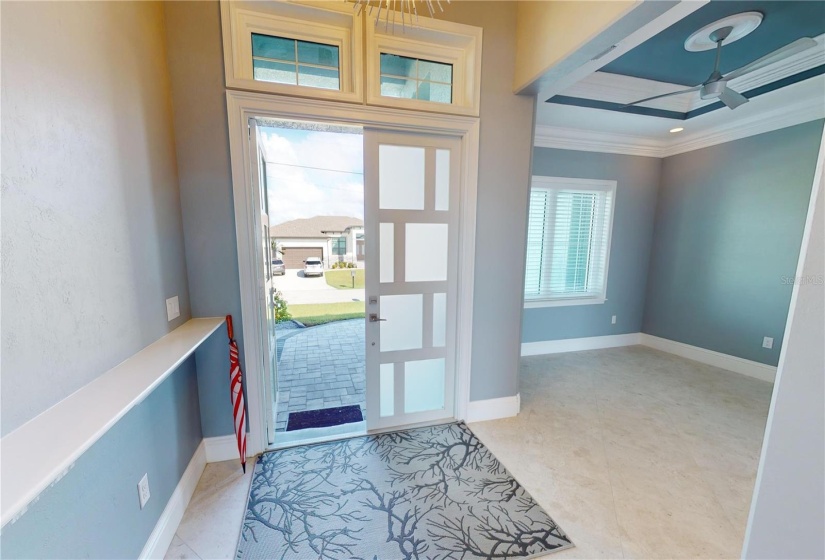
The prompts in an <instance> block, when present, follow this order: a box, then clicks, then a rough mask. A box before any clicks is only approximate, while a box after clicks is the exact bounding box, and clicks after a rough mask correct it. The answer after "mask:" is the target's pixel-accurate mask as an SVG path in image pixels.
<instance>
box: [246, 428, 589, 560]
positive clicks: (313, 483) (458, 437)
mask: <svg viewBox="0 0 825 560" xmlns="http://www.w3.org/2000/svg"><path fill="white" fill-rule="evenodd" d="M571 546H573V544H572V543H571V541H570V539H569V538H568V537H567V535H565V533H564V531H562V530H561V528H560V527H559V526H558V525H556V523H555V522H554V521H553V520H552V519H551V518H550V516H548V515H547V514H546V513H545V512H544V510H543V509H541V507H539V505H538V504H537V503H536V502H535V501H534V500H533V498H532V497H531V496H530V494H528V493H527V491H526V490H525V489H524V488H522V486H521V485H520V484H519V483H518V481H516V480H515V479H514V478H513V477H512V476H510V473H508V472H507V470H506V469H505V468H504V467H503V466H502V465H501V463H499V461H498V459H496V458H495V456H494V455H493V454H492V453H491V452H490V451H489V450H488V449H487V448H486V447H485V446H484V445H483V444H482V443H481V442H480V441H479V440H478V438H476V436H475V435H474V434H473V433H472V432H471V431H470V429H469V428H468V427H467V426H466V425H464V424H461V423H458V424H446V425H441V426H433V427H428V428H419V429H414V430H407V431H402V432H395V433H390V434H382V435H377V436H365V437H357V438H352V439H347V440H341V441H336V442H331V443H323V444H317V445H305V446H300V447H293V448H290V449H284V450H280V451H275V452H271V453H266V454H264V455H262V456H261V457H260V458H259V459H258V462H257V463H256V465H255V473H254V475H253V478H252V485H251V488H250V492H249V501H248V503H247V510H246V517H245V519H244V524H243V528H242V529H241V535H240V542H239V543H238V552H237V555H236V557H237V558H239V559H252V558H282V559H287V558H288V559H316V558H319V559H320V558H323V559H335V560H338V559H352V558H359V559H365V560H395V559H402V558H403V559H424V558H433V559H435V558H437V559H442V560H459V559H461V560H466V559H469V558H491V559H492V558H531V557H537V556H542V555H544V554H546V553H547V552H549V551H551V550H561V549H564V548H569V547H571Z"/></svg>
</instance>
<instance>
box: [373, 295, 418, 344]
mask: <svg viewBox="0 0 825 560" xmlns="http://www.w3.org/2000/svg"><path fill="white" fill-rule="evenodd" d="M381 317H382V318H383V319H384V320H383V321H382V322H381V351H382V352H392V351H395V350H415V349H419V348H421V347H422V346H423V343H424V335H423V332H424V329H423V326H424V296H423V295H421V294H408V295H400V296H381Z"/></svg>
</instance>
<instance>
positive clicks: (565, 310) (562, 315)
mask: <svg viewBox="0 0 825 560" xmlns="http://www.w3.org/2000/svg"><path fill="white" fill-rule="evenodd" d="M660 172H661V160H660V159H658V158H650V157H640V156H627V155H619V154H603V153H597V152H579V151H573V150H556V149H550V148H535V149H534V150H533V175H545V176H551V177H575V178H582V179H608V180H615V181H617V186H616V206H615V210H614V215H613V237H612V240H611V247H610V268H609V270H608V281H607V302H605V303H604V304H597V305H575V306H566V307H543V308H532V309H525V310H524V319H523V326H522V342H537V341H543V340H559V339H565V338H580V337H588V336H603V335H611V334H625V333H635V332H639V331H640V330H641V327H642V316H643V313H644V298H645V283H646V281H647V268H648V259H649V257H650V246H651V239H652V236H653V220H654V215H655V210H656V193H657V190H658V187H659V177H660ZM612 315H616V316H617V320H616V324H615V325H612V324H611V323H610V318H611V316H612Z"/></svg>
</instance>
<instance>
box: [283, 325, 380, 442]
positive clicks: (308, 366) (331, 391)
mask: <svg viewBox="0 0 825 560" xmlns="http://www.w3.org/2000/svg"><path fill="white" fill-rule="evenodd" d="M364 328H365V323H364V319H349V320H345V321H335V322H332V323H327V324H325V325H319V326H317V327H308V328H303V329H289V330H284V331H282V333H279V334H278V335H277V336H278V339H279V342H280V341H283V346H282V347H281V348H280V349H279V351H278V391H277V405H276V409H275V410H276V413H275V431H276V432H283V431H285V430H286V427H287V421H288V420H289V413H290V412H297V411H303V410H317V409H321V408H333V407H340V406H346V405H359V406H360V407H361V414H362V415H363V416H364V418H366V374H365V370H364V348H365V346H364ZM276 332H277V329H276ZM279 346H280V344H279Z"/></svg>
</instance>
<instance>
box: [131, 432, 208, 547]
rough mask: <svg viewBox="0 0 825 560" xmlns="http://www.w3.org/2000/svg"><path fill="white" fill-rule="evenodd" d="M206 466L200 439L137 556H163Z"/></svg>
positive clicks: (202, 444)
mask: <svg viewBox="0 0 825 560" xmlns="http://www.w3.org/2000/svg"><path fill="white" fill-rule="evenodd" d="M205 467H206V445H205V443H204V442H203V441H201V443H200V445H199V446H198V448H197V449H196V450H195V454H194V455H193V456H192V460H191V461H189V465H188V466H187V467H186V470H185V471H183V476H182V477H181V479H180V482H178V485H177V487H175V491H174V492H172V496H171V497H170V498H169V502H167V504H166V507H165V508H164V509H163V513H161V514H160V518H159V519H158V522H157V523H156V524H155V528H154V530H153V531H152V534H151V535H149V540H147V541H146V545H144V547H143V550H142V551H141V553H140V556H139V557H138V558H163V557H164V555H165V554H166V551H167V550H168V549H169V545H170V544H172V539H173V538H174V537H175V532H176V531H177V530H178V525H180V522H181V519H183V514H184V512H185V511H186V506H188V505H189V500H191V499H192V494H194V493H195V488H196V487H197V485H198V481H199V480H200V479H201V475H202V474H203V469H204V468H205Z"/></svg>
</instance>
